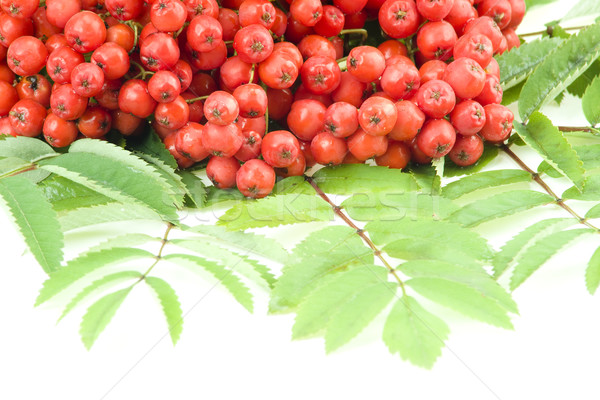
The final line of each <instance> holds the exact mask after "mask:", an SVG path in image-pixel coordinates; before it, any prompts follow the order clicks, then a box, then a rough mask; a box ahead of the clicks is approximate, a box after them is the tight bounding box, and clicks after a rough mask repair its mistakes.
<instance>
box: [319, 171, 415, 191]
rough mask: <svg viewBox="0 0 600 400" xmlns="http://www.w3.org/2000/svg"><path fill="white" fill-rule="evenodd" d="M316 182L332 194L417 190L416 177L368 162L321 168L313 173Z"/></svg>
mask: <svg viewBox="0 0 600 400" xmlns="http://www.w3.org/2000/svg"><path fill="white" fill-rule="evenodd" d="M313 179H314V181H315V183H316V184H317V185H318V186H319V187H320V188H321V189H322V190H323V191H324V192H325V193H331V194H356V193H369V192H372V191H377V192H384V191H385V192H395V193H407V192H413V191H415V190H417V184H416V182H415V180H414V178H413V177H412V176H411V175H410V174H408V173H405V172H402V171H401V170H398V169H391V168H387V167H373V166H369V165H366V164H345V165H340V166H335V167H328V168H323V169H320V170H319V171H317V172H315V174H314V175H313Z"/></svg>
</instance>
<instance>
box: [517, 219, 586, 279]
mask: <svg viewBox="0 0 600 400" xmlns="http://www.w3.org/2000/svg"><path fill="white" fill-rule="evenodd" d="M593 232H594V231H593V230H591V229H572V230H568V231H561V232H556V233H553V234H551V235H548V236H546V237H544V238H543V239H540V240H538V241H536V242H535V243H534V244H533V245H532V246H531V247H529V248H528V249H527V250H526V251H525V252H524V253H523V255H522V256H521V257H520V259H519V261H518V262H517V265H515V269H514V271H513V274H512V276H511V278H510V290H515V289H516V288H517V287H519V286H520V285H521V284H522V283H523V282H525V280H526V279H527V278H529V277H530V276H531V274H533V273H534V272H535V271H536V270H537V269H538V268H540V267H541V266H542V265H544V263H545V262H546V261H548V260H549V259H550V258H551V257H552V256H553V255H554V254H556V253H557V252H558V251H559V250H560V249H561V248H563V247H564V246H566V245H567V244H568V243H570V242H572V241H573V240H575V239H576V238H578V237H579V236H582V235H585V234H589V233H593Z"/></svg>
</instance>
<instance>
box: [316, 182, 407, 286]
mask: <svg viewBox="0 0 600 400" xmlns="http://www.w3.org/2000/svg"><path fill="white" fill-rule="evenodd" d="M306 180H307V181H308V183H310V185H311V186H312V187H313V189H315V192H317V194H318V195H319V196H321V198H322V199H323V200H325V201H326V202H327V203H328V204H329V205H330V206H331V208H332V209H333V212H334V213H335V214H336V215H337V216H338V217H340V218H341V219H342V220H343V221H344V222H345V223H346V225H348V226H349V227H350V228H352V229H354V231H355V232H356V234H357V235H358V236H360V238H361V239H362V240H363V241H364V242H365V243H366V244H367V246H369V247H370V248H371V250H373V254H374V255H375V256H376V257H377V258H379V260H381V262H382V263H383V265H384V266H385V267H386V268H387V269H388V271H389V272H390V274H392V275H393V276H394V278H395V279H396V281H398V285H399V286H400V288H401V289H402V293H404V294H406V291H405V288H404V282H402V279H400V277H399V276H398V274H397V273H396V270H395V269H394V267H392V266H391V265H390V263H389V262H388V261H387V260H386V259H385V257H383V254H382V253H381V250H379V248H378V247H377V246H376V245H375V243H373V241H372V240H371V238H369V237H368V236H367V235H366V233H365V231H364V230H363V229H361V228H359V227H358V226H356V224H355V223H354V221H352V220H351V219H350V217H348V216H347V215H346V214H344V212H343V211H342V208H341V207H340V206H338V205H337V204H335V203H334V202H333V201H331V199H330V198H329V196H327V194H326V193H325V192H323V190H321V188H320V187H319V186H318V185H317V183H316V182H315V181H314V180H313V179H312V178H311V177H308V176H307V177H306Z"/></svg>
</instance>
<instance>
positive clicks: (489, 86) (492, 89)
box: [475, 75, 504, 106]
mask: <svg viewBox="0 0 600 400" xmlns="http://www.w3.org/2000/svg"><path fill="white" fill-rule="evenodd" d="M503 94H504V91H503V90H502V85H500V81H499V79H498V78H496V77H495V76H494V75H486V76H485V84H484V85H483V90H482V91H481V93H480V94H479V96H477V97H475V100H477V101H478V102H479V103H481V105H482V106H487V105H488V104H500V102H501V101H502V95H503Z"/></svg>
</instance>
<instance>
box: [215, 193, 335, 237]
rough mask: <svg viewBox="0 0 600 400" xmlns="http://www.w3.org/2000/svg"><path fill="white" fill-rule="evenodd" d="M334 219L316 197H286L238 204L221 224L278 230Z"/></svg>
mask: <svg viewBox="0 0 600 400" xmlns="http://www.w3.org/2000/svg"><path fill="white" fill-rule="evenodd" d="M331 220H333V210H332V209H331V206H330V205H329V204H327V202H325V201H324V200H323V199H321V198H320V197H318V196H316V195H307V194H284V195H279V196H269V197H265V198H264V199H259V200H253V201H247V202H244V203H238V204H236V205H235V206H233V207H231V208H230V209H229V210H227V212H226V213H225V214H223V215H222V216H221V217H220V218H219V221H218V222H217V224H218V225H224V226H226V227H227V229H229V230H246V229H249V228H258V227H263V226H270V227H275V226H279V225H285V224H298V223H302V222H312V221H331Z"/></svg>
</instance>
